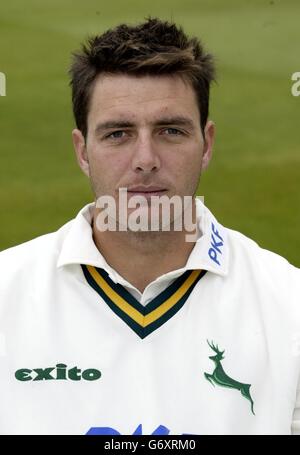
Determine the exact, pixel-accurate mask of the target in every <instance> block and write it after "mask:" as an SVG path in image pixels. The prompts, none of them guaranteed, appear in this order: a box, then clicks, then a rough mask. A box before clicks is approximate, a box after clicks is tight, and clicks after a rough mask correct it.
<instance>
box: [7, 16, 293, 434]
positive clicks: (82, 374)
mask: <svg viewBox="0 0 300 455" xmlns="http://www.w3.org/2000/svg"><path fill="white" fill-rule="evenodd" d="M70 75H71V86H72V94H73V108H74V116H75V120H76V126H77V128H76V129H74V131H73V133H72V135H73V142H74V148H75V151H76V156H77V160H78V163H79V166H80V167H81V169H82V170H83V172H84V173H85V174H86V175H87V177H88V178H89V180H90V183H91V187H92V190H93V193H94V196H95V201H94V202H93V203H91V204H88V205H87V206H86V207H84V208H83V209H82V210H81V211H80V212H79V213H78V215H77V216H76V218H75V219H74V220H72V221H70V222H69V223H67V224H66V225H64V226H63V227H61V228H60V229H59V230H58V231H57V232H55V233H51V234H48V235H44V236H41V237H39V238H37V239H34V240H32V241H30V242H27V243H25V244H22V245H19V246H17V247H14V248H10V249H8V250H6V251H4V252H2V253H1V255H0V264H1V276H2V280H1V302H0V314H1V317H0V324H1V326H0V327H1V334H2V341H3V342H2V357H1V364H0V365H1V374H0V381H1V390H2V399H1V411H0V431H1V433H3V434H127V435H128V434H162V435H164V434H177V435H178V434H179V435H180V434H291V433H296V432H297V430H299V426H300V417H299V408H298V407H297V406H299V394H298V398H297V386H298V378H299V366H300V362H299V337H300V305H299V278H300V273H299V270H298V269H296V268H295V267H293V266H292V265H290V264H289V263H288V262H287V261H286V260H285V259H284V258H282V257H280V256H278V255H276V254H274V253H271V252H269V251H266V250H263V249H261V248H260V247H259V246H258V245H257V244H256V243H254V242H253V241H252V240H250V239H248V238H246V237H245V236H243V235H242V234H240V233H238V232H235V231H233V230H230V229H226V228H225V227H223V226H222V225H221V224H220V223H219V222H218V221H217V220H216V218H215V217H214V216H213V215H212V213H211V212H210V211H209V210H208V208H207V207H205V206H204V204H203V203H202V202H201V201H200V200H196V199H195V194H196V192H197V187H198V183H199V178H200V174H201V172H202V170H203V169H205V168H206V167H207V165H208V163H209V161H210V158H211V154H212V147H213V140H214V135H215V131H214V124H213V122H212V121H210V120H208V104H209V88H210V83H211V81H212V80H213V79H214V64H213V59H212V57H211V55H209V54H207V53H206V52H205V51H204V49H203V48H202V45H201V44H200V42H199V41H198V40H197V39H196V38H193V39H189V38H188V37H187V36H186V35H185V34H184V32H183V31H182V30H181V29H180V28H178V27H177V26H176V25H175V24H172V23H168V22H163V21H160V20H158V19H148V20H147V21H145V22H144V23H142V24H140V25H138V26H127V25H120V26H118V27H116V28H115V29H112V30H108V31H107V32H106V33H104V34H103V35H101V36H96V37H93V38H90V39H89V41H88V43H87V44H86V45H85V46H83V49H82V51H81V52H78V53H76V54H74V60H73V63H72V67H71V70H70ZM122 192H123V193H122ZM124 192H125V193H126V201H127V205H126V206H125V208H124V204H123V202H122V204H120V202H121V201H123V194H124ZM154 196H155V197H159V198H160V199H161V198H162V197H164V198H165V199H164V200H166V201H172V204H170V206H169V209H170V210H169V212H168V211H166V210H165V209H162V208H161V207H162V206H161V205H155V198H154ZM176 197H177V199H176ZM136 200H138V201H139V205H135V204H134V202H135V201H136ZM156 200H157V199H156ZM186 200H187V201H190V203H189V204H187V205H186V206H185V205H184V204H182V205H181V206H180V210H179V212H178V211H177V212H176V209H177V208H178V206H179V205H180V202H182V201H183V202H184V201H186ZM103 201H105V202H106V203H108V202H109V201H114V202H115V203H116V207H118V208H117V210H116V212H115V214H114V213H113V211H112V209H110V210H111V211H109V210H107V204H106V205H105V204H104V203H103ZM173 201H177V202H176V204H175V203H174V204H173ZM175 206H176V207H175ZM137 208H139V211H138V214H139V217H140V218H144V219H146V229H143V228H142V227H141V226H140V227H139V226H138V228H137V229H136V228H135V227H136V225H138V220H137V218H136V217H135V215H136V213H135V210H134V209H136V210H137ZM152 209H153V210H152ZM124 212H125V215H126V217H125V221H124ZM188 213H189V214H190V218H189V219H188V221H187V223H185V224H184V225H183V224H182V225H181V229H177V228H176V226H177V225H178V222H179V221H184V220H185V216H186V214H188ZM103 215H105V217H104V216H103ZM150 215H151V216H152V215H153V219H154V225H155V227H156V228H155V229H154V228H152V229H151V227H152V224H151V223H152V221H151V223H150V218H149V217H150ZM133 220H134V221H135V222H133ZM109 223H110V224H109ZM149 225H150V229H149ZM107 226H108V228H107ZM168 226H169V229H166V227H168ZM193 226H194V227H195V230H194V231H195V232H194V237H191V233H192V229H191V228H192V227H193ZM144 227H145V226H144ZM189 235H190V236H189ZM4 343H5V344H4Z"/></svg>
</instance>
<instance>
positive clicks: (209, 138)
mask: <svg viewBox="0 0 300 455" xmlns="http://www.w3.org/2000/svg"><path fill="white" fill-rule="evenodd" d="M214 140H215V124H214V122H212V121H211V120H209V121H208V122H207V123H206V125H205V128H204V146H203V156H202V166H201V169H202V170H205V169H206V168H207V166H208V165H209V162H210V160H211V157H212V152H213V145H214Z"/></svg>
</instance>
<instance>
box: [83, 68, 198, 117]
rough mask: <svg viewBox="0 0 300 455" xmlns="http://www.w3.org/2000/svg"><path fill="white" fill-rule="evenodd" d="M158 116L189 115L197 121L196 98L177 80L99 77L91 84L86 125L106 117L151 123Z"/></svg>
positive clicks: (183, 82)
mask: <svg viewBox="0 0 300 455" xmlns="http://www.w3.org/2000/svg"><path fill="white" fill-rule="evenodd" d="M162 114H175V115H189V116H190V117H191V118H194V120H195V121H199V110H198V105H197V99H196V94H195V91H194V89H193V87H192V86H191V84H190V83H188V82H186V81H184V80H183V79H182V78H181V77H179V76H168V75H166V76H165V75H164V76H140V77H137V76H131V75H119V74H114V75H100V76H99V77H98V78H97V79H96V81H95V84H94V87H93V90H92V94H91V99H90V108H89V114H88V120H89V122H92V123H93V122H95V121H99V119H104V118H106V117H111V116H117V117H119V118H123V117H124V118H126V119H128V118H129V117H130V118H131V119H132V120H133V119H135V120H137V121H138V120H142V119H144V120H147V119H148V118H149V120H153V118H155V117H157V116H159V115H162Z"/></svg>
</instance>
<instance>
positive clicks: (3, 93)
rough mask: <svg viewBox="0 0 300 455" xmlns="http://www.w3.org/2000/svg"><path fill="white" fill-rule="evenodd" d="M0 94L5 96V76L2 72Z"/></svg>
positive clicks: (0, 75) (0, 74)
mask: <svg viewBox="0 0 300 455" xmlns="http://www.w3.org/2000/svg"><path fill="white" fill-rule="evenodd" d="M0 96H6V77H5V74H4V73H0Z"/></svg>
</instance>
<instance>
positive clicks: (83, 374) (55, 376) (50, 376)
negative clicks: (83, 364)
mask: <svg viewBox="0 0 300 455" xmlns="http://www.w3.org/2000/svg"><path fill="white" fill-rule="evenodd" d="M100 377H101V372H100V371H99V370H96V369H95V368H88V369H87V370H81V369H80V368H77V367H73V368H69V369H68V367H67V365H65V364H64V363H58V364H57V365H56V366H55V367H48V368H33V369H32V370H31V369H29V368H21V369H19V370H17V371H16V372H15V378H16V379H17V380H18V381H49V380H50V381H51V380H56V381H59V380H68V379H69V380H71V381H81V379H85V380H86V381H96V380H97V379H100Z"/></svg>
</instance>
